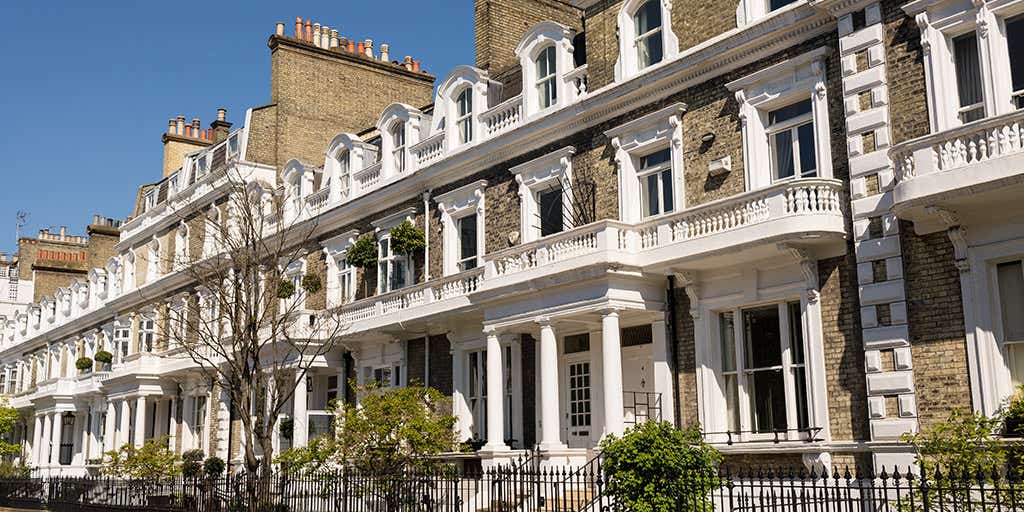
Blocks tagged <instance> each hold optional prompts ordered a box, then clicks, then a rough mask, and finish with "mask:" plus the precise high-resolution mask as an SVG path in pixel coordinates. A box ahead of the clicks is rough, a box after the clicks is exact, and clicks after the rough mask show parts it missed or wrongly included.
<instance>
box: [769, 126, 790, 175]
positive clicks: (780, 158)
mask: <svg viewBox="0 0 1024 512" xmlns="http://www.w3.org/2000/svg"><path fill="white" fill-rule="evenodd" d="M772 149H773V150H774V152H775V179H783V178H789V177H790V176H792V175H793V165H794V164H793V132H791V131H789V130H786V131H784V132H779V133H777V134H775V135H774V136H772Z"/></svg>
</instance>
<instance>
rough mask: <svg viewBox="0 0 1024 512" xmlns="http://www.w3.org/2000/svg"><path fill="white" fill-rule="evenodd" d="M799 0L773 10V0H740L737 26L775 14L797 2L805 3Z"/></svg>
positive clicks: (793, 0) (737, 10)
mask: <svg viewBox="0 0 1024 512" xmlns="http://www.w3.org/2000/svg"><path fill="white" fill-rule="evenodd" d="M803 3H804V2H800V1H799V0H791V1H790V2H789V3H788V4H787V5H784V6H782V7H779V8H778V9H775V10H772V8H771V0H740V1H739V3H738V5H737V6H736V27H738V28H742V27H745V26H747V25H750V24H752V23H754V22H755V21H758V20H760V19H762V18H766V17H768V16H771V15H774V14H775V13H778V12H782V11H784V10H787V9H789V8H791V7H793V6H794V5H796V4H803Z"/></svg>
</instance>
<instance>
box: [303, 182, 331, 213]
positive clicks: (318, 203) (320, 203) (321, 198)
mask: <svg viewBox="0 0 1024 512" xmlns="http://www.w3.org/2000/svg"><path fill="white" fill-rule="evenodd" d="M330 197H331V189H330V188H328V187H324V188H322V189H320V190H318V191H316V192H314V193H312V194H310V195H308V196H306V206H307V207H308V208H309V211H310V212H313V213H315V212H319V211H320V210H322V209H323V208H324V207H325V206H327V200H328V199H330Z"/></svg>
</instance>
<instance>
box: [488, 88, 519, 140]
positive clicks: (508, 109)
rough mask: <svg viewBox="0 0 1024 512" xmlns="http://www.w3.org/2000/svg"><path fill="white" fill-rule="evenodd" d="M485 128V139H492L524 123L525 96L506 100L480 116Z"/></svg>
mask: <svg viewBox="0 0 1024 512" xmlns="http://www.w3.org/2000/svg"><path fill="white" fill-rule="evenodd" d="M480 122H481V123H482V124H483V126H484V137H486V138H490V137H494V136H495V135H498V134H501V133H505V132H507V131H509V130H511V129H513V128H515V127H517V126H519V125H520V124H522V122H523V96H522V95H521V94H520V95H519V96H515V97H513V98H510V99H508V100H505V101H503V102H501V103H499V104H497V105H495V106H494V108H491V109H490V110H487V111H484V112H483V113H481V114H480Z"/></svg>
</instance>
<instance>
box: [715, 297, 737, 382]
mask: <svg viewBox="0 0 1024 512" xmlns="http://www.w3.org/2000/svg"><path fill="white" fill-rule="evenodd" d="M718 328H719V339H720V340H721V343H722V371H723V372H733V371H736V336H735V335H736V330H735V326H734V324H733V318H732V311H727V312H725V313H719V314H718Z"/></svg>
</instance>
